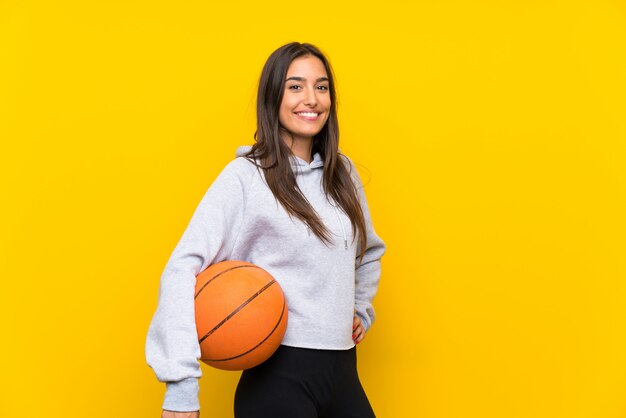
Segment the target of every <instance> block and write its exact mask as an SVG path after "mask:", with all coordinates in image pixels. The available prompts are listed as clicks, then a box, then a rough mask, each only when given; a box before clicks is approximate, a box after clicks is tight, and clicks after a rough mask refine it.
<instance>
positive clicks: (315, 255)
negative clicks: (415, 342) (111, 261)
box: [145, 146, 385, 411]
mask: <svg viewBox="0 0 626 418" xmlns="http://www.w3.org/2000/svg"><path fill="white" fill-rule="evenodd" d="M249 149H250V147H249V146H243V147H239V148H238V149H237V154H236V155H237V157H238V158H235V159H234V160H232V161H231V162H230V163H228V164H227V165H226V166H225V167H224V169H223V170H222V172H221V173H220V174H219V175H218V177H217V178H216V179H215V181H214V182H213V183H212V184H211V186H210V187H209V189H208V190H207V192H206V193H205V195H204V196H203V198H202V199H201V201H200V203H199V205H198V207H197V208H196V210H195V212H194V214H193V216H192V217H191V220H190V222H189V224H188V226H187V228H186V230H185V231H184V233H183V235H182V237H181V239H180V241H179V242H178V244H177V245H176V247H175V248H174V251H173V253H172V255H171V256H170V258H169V260H168V262H167V264H166V266H165V269H164V271H163V273H162V275H161V280H160V287H159V298H158V306H157V309H156V312H155V314H154V316H153V318H152V321H151V323H150V326H149V329H148V335H147V339H146V347H145V350H146V360H147V362H148V365H149V366H150V367H151V368H152V369H153V370H154V372H155V374H156V376H157V379H158V380H159V381H161V382H166V388H167V389H166V392H165V399H164V403H163V409H168V410H173V411H196V410H199V409H200V406H199V402H198V391H199V385H198V379H199V378H200V377H201V375H202V372H201V370H200V364H199V362H198V360H199V358H200V346H199V344H198V335H197V332H196V326H195V316H194V288H195V283H196V276H197V275H198V274H199V273H200V272H202V271H203V270H204V269H206V268H207V267H208V266H210V265H211V264H215V263H218V262H220V261H224V260H242V261H248V262H250V263H254V264H256V265H258V266H260V267H262V268H264V269H265V270H267V271H268V272H269V273H270V274H271V275H272V276H273V277H274V278H275V279H276V281H277V282H278V283H279V284H280V286H281V288H282V289H283V292H284V293H285V297H286V299H287V304H288V306H289V320H288V326H287V331H286V334H285V337H284V339H283V341H282V344H284V345H288V346H293V347H303V348H315V349H332V350H346V349H350V348H352V347H353V346H354V342H353V341H352V321H353V316H354V310H355V309H356V314H357V315H358V316H359V317H360V318H361V320H362V322H363V325H364V327H365V329H366V330H367V329H369V327H370V326H371V325H372V322H373V321H374V317H375V316H374V309H373V307H372V300H373V298H374V295H375V294H376V291H377V288H378V281H379V279H380V258H381V257H382V255H383V254H384V252H385V244H384V242H383V241H382V240H381V239H380V238H379V237H378V235H376V233H375V232H374V228H373V226H372V223H371V218H370V213H369V209H368V205H367V201H366V198H365V193H364V191H363V185H362V183H361V180H360V178H359V175H358V173H357V171H356V169H355V167H354V165H353V164H352V162H351V161H350V170H351V173H352V176H353V180H354V182H355V184H356V185H357V190H358V192H359V199H360V202H361V207H362V209H363V213H364V215H365V222H366V226H367V248H366V251H365V256H364V259H363V260H362V262H358V261H357V259H356V257H357V255H358V254H359V253H360V241H359V240H358V239H355V238H358V237H353V234H352V225H351V223H350V219H349V218H348V216H347V215H346V214H345V213H344V212H343V210H342V209H341V208H340V207H339V206H337V205H336V204H333V202H332V201H330V200H329V199H330V198H328V199H327V198H326V196H325V194H324V191H323V185H322V174H323V165H324V162H323V161H322V159H321V157H320V154H319V153H316V154H315V155H314V158H313V160H312V161H311V163H310V164H309V163H307V162H306V161H304V160H303V159H301V158H299V157H296V156H292V157H290V158H291V164H292V168H293V170H294V173H296V181H297V182H298V186H299V187H300V190H301V191H302V193H303V194H304V195H305V197H306V198H307V200H308V201H309V203H310V204H311V205H312V206H313V208H314V209H315V211H316V212H317V214H318V215H319V216H320V218H321V220H322V221H323V222H324V224H325V225H326V227H327V228H328V229H329V231H330V232H331V233H332V235H333V236H334V241H335V242H334V244H333V245H327V244H325V243H323V242H322V241H321V240H320V239H319V238H318V237H317V236H316V235H315V234H313V233H312V232H311V231H310V230H309V228H308V227H307V225H306V224H305V223H303V222H302V221H300V220H299V219H297V218H295V217H290V216H289V215H288V213H287V211H286V210H285V209H284V208H283V207H282V205H280V204H279V203H278V201H277V200H276V199H275V198H274V195H273V194H272V192H271V190H270V189H269V187H268V186H267V184H266V183H265V179H264V176H263V175H262V170H259V169H257V168H256V167H255V165H254V164H253V163H252V162H250V161H248V160H247V159H246V158H243V157H242V155H243V154H244V153H245V152H247V151H248V150H249ZM340 161H341V159H340ZM348 161H349V160H348Z"/></svg>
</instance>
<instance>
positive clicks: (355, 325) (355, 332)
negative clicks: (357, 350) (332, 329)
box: [352, 315, 365, 344]
mask: <svg viewBox="0 0 626 418" xmlns="http://www.w3.org/2000/svg"><path fill="white" fill-rule="evenodd" d="M363 338H365V328H364V327H363V324H362V323H361V318H359V316H358V315H354V321H353V322H352V340H353V341H354V343H355V344H358V343H360V342H361V341H363Z"/></svg>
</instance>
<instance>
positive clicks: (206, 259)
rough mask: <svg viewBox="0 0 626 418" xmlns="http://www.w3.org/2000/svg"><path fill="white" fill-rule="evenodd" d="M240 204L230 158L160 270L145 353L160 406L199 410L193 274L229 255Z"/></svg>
mask: <svg viewBox="0 0 626 418" xmlns="http://www.w3.org/2000/svg"><path fill="white" fill-rule="evenodd" d="M235 161H236V160H235ZM244 206H245V200H244V191H243V184H242V180H241V179H240V176H239V174H238V170H237V163H235V162H234V161H233V162H231V163H229V164H228V165H226V167H225V168H224V169H223V170H222V172H221V173H220V174H219V175H218V177H217V178H216V179H215V181H214V182H213V184H211V186H210V187H209V189H208V190H207V191H206V193H205V194H204V196H203V197H202V199H201V201H200V203H199V205H198V206H197V208H196V210H195V212H194V213H193V215H192V217H191V220H190V221H189V224H188V226H187V228H186V229H185V231H184V232H183V235H182V237H181V238H180V240H179V242H178V244H177V245H176V247H175V249H174V251H173V252H172V254H171V256H170V258H169V260H168V262H167V264H166V266H165V269H164V271H163V273H162V275H161V278H160V287H159V296H158V305H157V308H156V312H155V313H154V316H153V317H152V321H151V323H150V326H149V328H148V335H147V338H146V345H145V354H146V360H147V363H148V365H149V366H150V367H151V368H152V369H153V370H154V372H155V374H156V377H157V379H158V380H159V381H160V382H165V383H166V391H165V399H164V402H163V409H166V410H171V411H197V410H199V409H200V404H199V401H198V393H199V384H198V379H199V378H200V377H201V376H202V371H201V369H200V364H199V362H198V360H199V359H200V346H199V344H198V335H197V331H196V323H195V310H194V293H195V285H196V276H197V275H198V274H199V273H200V272H202V271H203V270H204V269H206V268H207V267H208V266H209V265H211V264H214V263H216V262H219V261H222V260H226V259H228V257H229V254H230V253H231V251H232V248H233V246H234V244H235V240H236V238H237V234H238V230H239V227H240V225H241V220H242V218H243V212H244Z"/></svg>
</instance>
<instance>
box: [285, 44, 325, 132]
mask: <svg viewBox="0 0 626 418" xmlns="http://www.w3.org/2000/svg"><path fill="white" fill-rule="evenodd" d="M285 79H286V81H285V90H284V92H283V99H282V102H281V104H280V111H279V115H278V116H279V121H280V124H281V126H282V127H284V128H285V129H286V130H287V131H288V132H289V133H290V134H291V135H292V136H293V138H294V141H295V140H312V139H313V136H314V135H316V134H317V133H318V132H319V131H321V130H322V128H323V127H324V124H325V123H326V120H328V112H329V111H330V90H329V82H328V75H327V74H326V69H325V68H324V64H323V63H322V61H321V60H320V59H319V58H317V57H315V56H310V55H309V56H304V57H299V58H296V59H294V60H293V61H292V62H291V65H290V66H289V69H288V70H287V77H286V78H285Z"/></svg>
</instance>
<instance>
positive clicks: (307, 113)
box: [296, 112, 319, 118]
mask: <svg viewBox="0 0 626 418" xmlns="http://www.w3.org/2000/svg"><path fill="white" fill-rule="evenodd" d="M296 115H300V116H308V117H311V118H314V117H317V115H319V113H313V112H300V113H296Z"/></svg>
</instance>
